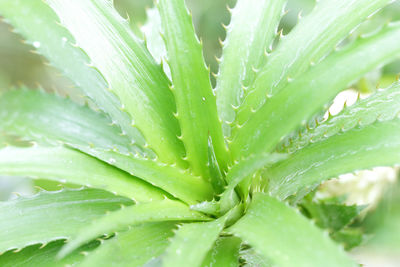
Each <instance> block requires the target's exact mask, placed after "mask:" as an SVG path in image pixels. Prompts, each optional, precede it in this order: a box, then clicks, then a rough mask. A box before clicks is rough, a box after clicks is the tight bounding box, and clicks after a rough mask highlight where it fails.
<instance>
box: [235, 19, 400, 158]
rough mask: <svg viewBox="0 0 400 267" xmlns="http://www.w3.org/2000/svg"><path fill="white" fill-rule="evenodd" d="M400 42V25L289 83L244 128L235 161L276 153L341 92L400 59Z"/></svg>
mask: <svg viewBox="0 0 400 267" xmlns="http://www.w3.org/2000/svg"><path fill="white" fill-rule="evenodd" d="M398 38H400V24H398V23H396V24H390V25H388V26H386V27H385V28H384V29H382V30H381V31H380V32H379V33H377V34H375V35H373V36H370V37H368V38H360V39H359V40H358V41H357V42H354V43H353V44H351V45H349V46H348V47H346V48H345V49H342V50H341V51H339V52H336V53H334V54H332V55H330V56H329V57H327V58H326V59H325V60H324V61H322V62H321V63H320V64H318V65H316V66H315V67H313V68H312V69H311V70H310V71H308V72H307V73H305V74H304V75H302V76H301V77H299V78H298V79H295V80H294V81H293V82H291V83H289V84H288V86H286V87H285V88H284V89H282V90H280V91H279V92H278V93H277V94H275V95H274V96H273V97H272V98H270V99H269V100H268V101H267V103H265V104H264V105H263V106H262V107H261V108H260V109H259V110H258V111H257V112H256V113H254V114H253V116H252V117H251V118H250V119H249V121H247V122H246V123H245V124H244V125H242V127H241V129H240V131H239V132H238V135H237V136H236V137H235V138H234V139H233V142H232V145H231V149H232V153H233V154H234V157H235V158H238V157H239V156H246V155H249V154H251V153H255V152H256V153H261V152H268V151H270V150H271V149H273V148H274V147H275V146H276V145H277V143H278V142H279V140H280V139H281V138H283V137H285V136H286V135H288V134H289V133H290V132H291V131H294V130H295V129H296V128H297V127H299V126H300V124H301V122H302V121H306V120H308V119H310V118H311V116H312V115H314V114H315V113H317V112H318V111H320V110H321V109H322V108H323V106H324V105H326V104H327V103H328V102H329V101H331V100H332V99H333V98H334V97H335V95H336V94H337V93H339V92H340V90H343V89H344V88H345V87H346V86H347V85H349V84H350V83H351V82H353V81H355V80H357V78H360V77H362V76H363V75H364V74H365V73H366V72H368V71H370V70H372V69H374V68H376V67H378V66H381V65H382V64H384V63H387V62H390V61H392V60H394V59H395V58H396V56H397V57H398V56H400V47H399V46H398V45H397V40H398ZM283 122H284V123H283Z"/></svg>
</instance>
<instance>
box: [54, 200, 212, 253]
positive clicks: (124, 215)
mask: <svg viewBox="0 0 400 267" xmlns="http://www.w3.org/2000/svg"><path fill="white" fill-rule="evenodd" d="M207 220H209V218H208V217H206V216H204V215H202V214H200V213H198V212H196V211H191V210H190V209H189V207H188V206H186V205H185V204H182V203H180V202H179V201H173V200H168V199H165V200H162V201H154V202H150V203H143V204H136V205H134V206H131V207H127V208H124V209H121V210H119V211H117V212H113V213H109V214H108V215H107V216H104V217H103V218H101V219H99V220H96V221H93V222H92V223H91V224H89V225H87V226H86V227H84V228H82V229H80V231H79V232H78V233H77V234H76V235H74V237H73V239H72V241H71V242H69V243H68V244H67V245H66V246H65V247H64V248H63V249H62V250H61V251H60V254H59V255H60V257H64V256H65V255H67V254H69V253H70V252H72V251H73V250H74V249H76V248H78V247H80V246H81V245H83V244H85V243H86V242H89V241H91V240H92V239H95V238H96V237H99V236H101V235H104V234H109V235H110V234H112V233H114V232H117V231H121V230H125V229H126V228H127V227H129V226H134V225H138V224H142V223H148V222H160V221H161V222H162V221H207Z"/></svg>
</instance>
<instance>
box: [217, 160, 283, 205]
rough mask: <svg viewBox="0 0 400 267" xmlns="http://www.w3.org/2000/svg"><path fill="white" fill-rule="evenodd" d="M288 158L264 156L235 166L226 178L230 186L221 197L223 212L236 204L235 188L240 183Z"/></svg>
mask: <svg viewBox="0 0 400 267" xmlns="http://www.w3.org/2000/svg"><path fill="white" fill-rule="evenodd" d="M286 157H287V155H285V154H277V153H275V154H264V155H262V156H260V157H249V158H247V159H245V160H243V161H242V164H240V165H239V164H237V165H233V166H232V168H231V169H230V170H229V172H228V174H227V176H226V180H227V181H228V186H227V188H226V189H225V191H224V192H223V193H222V195H221V200H220V203H221V211H222V212H226V211H227V210H229V209H230V208H232V207H233V206H234V205H235V204H236V202H237V195H236V193H235V188H236V186H237V185H238V184H239V183H240V182H242V181H243V180H244V179H245V178H247V177H251V176H252V175H253V174H254V173H255V172H256V171H257V170H259V169H261V168H263V167H266V166H267V165H271V164H273V163H276V162H278V161H280V160H283V159H285V158H286ZM246 190H247V189H246ZM246 192H247V191H246ZM242 193H243V192H242Z"/></svg>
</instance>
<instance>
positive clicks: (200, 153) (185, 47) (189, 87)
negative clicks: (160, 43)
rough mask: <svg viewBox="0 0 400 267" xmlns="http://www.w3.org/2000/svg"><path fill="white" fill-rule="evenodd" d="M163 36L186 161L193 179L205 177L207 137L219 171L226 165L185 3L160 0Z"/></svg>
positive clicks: (214, 109)
mask: <svg viewBox="0 0 400 267" xmlns="http://www.w3.org/2000/svg"><path fill="white" fill-rule="evenodd" d="M158 10H159V12H160V15H161V22H162V29H163V35H164V39H165V44H166V48H167V54H168V64H169V66H170V68H171V76H172V82H173V86H172V88H171V89H172V91H173V93H174V95H175V99H176V106H177V113H176V117H177V118H178V120H179V123H180V126H181V136H180V139H181V140H182V141H183V143H184V145H185V148H186V159H187V160H188V162H189V163H190V165H191V167H192V169H193V172H194V173H195V174H196V175H202V176H203V177H208V175H209V173H208V168H207V162H208V156H207V152H208V136H211V138H212V140H213V144H214V146H215V147H214V150H215V154H216V156H217V160H218V162H219V165H220V167H221V169H222V170H224V169H225V166H226V162H227V161H228V158H227V156H228V154H227V149H226V146H225V142H224V138H223V134H222V128H221V124H220V122H219V119H218V115H217V106H216V100H215V96H214V94H213V92H212V89H211V83H210V77H209V70H208V69H207V68H206V67H205V64H204V59H203V54H202V46H201V44H200V43H199V41H198V39H197V37H196V35H195V32H194V28H193V24H192V20H191V16H189V14H188V11H187V9H186V7H185V3H184V0H159V1H158Z"/></svg>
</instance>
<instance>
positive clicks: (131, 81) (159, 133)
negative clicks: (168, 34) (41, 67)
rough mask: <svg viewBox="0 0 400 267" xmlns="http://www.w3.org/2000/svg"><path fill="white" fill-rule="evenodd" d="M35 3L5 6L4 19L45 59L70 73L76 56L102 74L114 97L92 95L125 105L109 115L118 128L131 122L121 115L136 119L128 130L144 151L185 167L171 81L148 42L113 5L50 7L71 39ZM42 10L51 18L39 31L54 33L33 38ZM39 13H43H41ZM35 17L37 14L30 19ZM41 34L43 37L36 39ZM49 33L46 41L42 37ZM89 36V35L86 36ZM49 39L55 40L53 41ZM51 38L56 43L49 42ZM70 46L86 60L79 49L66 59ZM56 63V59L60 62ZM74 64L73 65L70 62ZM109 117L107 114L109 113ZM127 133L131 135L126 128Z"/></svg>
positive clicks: (55, 1) (60, 3)
mask: <svg viewBox="0 0 400 267" xmlns="http://www.w3.org/2000/svg"><path fill="white" fill-rule="evenodd" d="M29 2H31V1H29ZM32 2H33V3H26V1H24V2H23V3H22V1H17V3H16V6H14V5H12V4H11V5H10V4H4V7H2V6H0V13H1V14H3V15H4V16H5V17H6V18H10V17H11V18H12V19H13V20H14V22H15V23H12V24H13V25H16V28H20V27H21V28H26V30H25V31H23V33H25V35H26V36H27V38H28V39H31V40H32V44H33V45H34V46H35V44H36V46H38V44H39V43H40V47H39V49H40V48H41V47H42V46H43V48H42V49H43V50H46V51H47V52H43V54H44V55H45V56H48V57H49V58H50V61H51V62H55V63H54V64H55V65H56V67H58V68H59V69H64V68H68V67H71V65H72V64H74V67H75V65H77V64H76V62H73V63H71V64H68V63H67V62H64V59H65V58H66V57H72V59H73V57H74V53H79V54H78V56H77V61H79V64H82V65H85V66H87V65H89V66H90V67H92V68H95V69H98V70H99V71H100V72H101V74H102V75H103V76H104V79H105V80H106V82H107V86H106V87H105V86H104V84H105V82H104V81H103V85H102V86H101V87H100V88H103V90H110V91H111V93H108V94H107V95H105V94H102V92H100V96H97V94H98V93H97V92H98V91H103V90H99V89H98V88H96V93H93V94H92V95H93V96H94V98H95V99H94V100H96V99H97V98H101V99H103V98H105V97H108V96H109V95H111V98H110V100H113V99H117V102H119V101H118V99H120V101H121V103H115V102H116V101H114V105H113V107H112V108H113V110H111V113H110V114H112V113H115V114H117V113H118V114H117V115H116V116H114V117H113V119H114V120H115V121H116V122H118V123H119V122H120V121H119V119H121V118H122V117H124V116H125V117H126V116H127V115H121V113H124V112H127V113H128V114H129V115H130V116H131V117H132V119H129V116H128V118H126V120H129V122H127V124H128V125H126V128H128V127H130V128H132V125H134V126H135V127H137V128H138V129H139V131H140V132H142V133H143V135H144V136H145V138H146V141H147V142H148V144H146V143H144V144H143V145H144V146H148V145H150V146H151V148H152V149H153V150H155V151H156V153H157V155H158V156H159V157H160V159H162V160H163V161H165V162H167V163H178V164H182V166H184V163H183V161H182V160H181V157H182V156H183V154H184V150H183V145H182V144H181V142H180V141H179V140H178V139H177V138H176V135H178V134H179V125H178V122H177V120H176V119H175V118H174V116H173V112H174V111H175V103H174V99H173V95H172V93H171V92H170V90H169V89H168V84H169V81H168V78H167V77H166V76H165V75H164V73H163V72H162V69H161V67H160V66H159V65H157V64H156V63H155V62H154V60H153V58H152V57H151V55H150V53H149V52H148V51H147V50H146V48H145V47H144V44H143V42H142V41H140V40H139V39H138V38H137V37H136V36H134V34H133V33H132V32H131V31H130V29H129V25H128V23H127V22H126V21H124V20H123V19H122V18H121V17H120V16H119V14H118V13H117V12H116V11H115V10H114V8H113V7H112V3H111V2H110V1H107V0H101V1H92V0H84V1H69V2H68V3H67V2H64V1H58V0H49V1H47V3H48V4H49V5H50V6H51V7H52V8H53V9H54V11H55V12H56V13H57V15H58V16H59V17H60V20H61V23H62V25H63V26H65V27H66V28H67V29H68V30H69V31H70V32H71V34H72V35H71V34H69V33H68V30H65V29H62V27H60V25H57V24H56V22H57V21H58V19H57V17H56V16H55V15H54V14H53V13H52V12H51V11H50V10H48V8H46V6H45V4H43V2H42V1H40V0H34V1H32ZM38 2H40V3H38ZM11 9H15V10H17V11H12V10H11ZM10 10H11V11H10ZM43 10H44V11H45V12H46V13H45V14H44V16H40V18H41V20H40V23H39V25H37V27H39V26H42V25H46V26H45V27H46V28H49V31H45V30H44V28H43V27H40V28H36V27H35V28H34V29H33V30H34V32H33V33H29V32H28V31H29V30H30V28H32V26H31V25H35V24H32V20H35V19H37V17H38V14H40V12H43ZM37 11H38V12H39V13H36V12H37ZM24 12H26V13H29V14H28V15H30V16H26V15H25V14H24ZM31 12H33V13H34V14H30V13H31ZM16 13H17V14H16ZM27 24H29V26H30V27H28V26H27ZM54 28H55V29H54ZM39 31H40V33H37V32H39ZM27 32H28V33H27ZM44 32H46V35H45V34H43V33H44ZM88 32H90V34H87V33H88ZM49 33H55V34H56V35H55V36H53V35H50V34H49ZM61 33H62V34H61ZM50 37H51V39H55V40H56V41H57V42H55V40H53V41H51V40H49V39H50ZM63 38H64V39H63ZM63 40H66V41H63ZM73 40H74V41H73ZM35 42H36V43H35ZM63 42H64V43H63ZM70 42H76V43H77V45H79V47H80V48H82V49H83V50H84V53H87V56H84V55H82V53H83V51H80V50H79V49H76V48H75V49H72V51H67V52H68V53H66V51H65V50H64V47H65V46H72V45H71V44H69V43H70ZM99 44H101V45H99ZM55 46H57V47H58V48H55ZM104 51H107V53H104ZM56 52H57V53H59V55H56V56H54V55H53V54H55V53H56ZM53 57H57V59H54V58H53ZM82 58H83V59H84V60H82ZM88 58H89V59H88ZM69 61H72V60H71V59H69ZM79 69H82V67H80V68H79ZM69 71H70V72H71V73H72V75H70V76H71V77H69V78H71V79H72V80H74V81H76V82H77V83H78V85H81V83H83V82H82V81H81V80H83V79H87V77H81V79H78V80H76V79H74V78H75V75H76V73H75V72H76V70H70V69H69ZM67 76H68V75H67ZM89 77H90V76H89ZM92 86H93V85H88V86H80V87H82V89H83V90H84V91H86V90H89V89H86V88H87V87H89V88H91V87H92ZM113 94H116V96H117V97H115V96H112V95H113ZM110 100H107V102H105V100H103V102H104V103H103V102H101V103H97V102H98V101H95V102H96V103H97V104H98V106H101V107H104V108H106V107H107V108H108V107H109V106H110V104H109V103H108V102H109V101H110ZM114 109H116V110H118V111H115V110H114ZM106 111H107V112H108V110H106ZM143 114H146V116H143ZM155 129H156V130H155ZM123 130H124V131H126V130H125V128H123Z"/></svg>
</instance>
